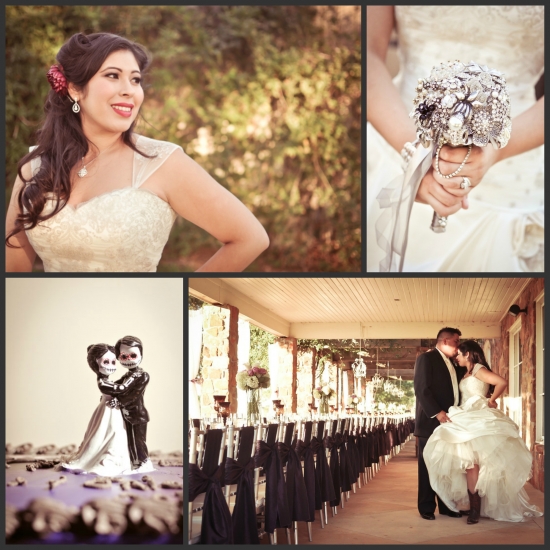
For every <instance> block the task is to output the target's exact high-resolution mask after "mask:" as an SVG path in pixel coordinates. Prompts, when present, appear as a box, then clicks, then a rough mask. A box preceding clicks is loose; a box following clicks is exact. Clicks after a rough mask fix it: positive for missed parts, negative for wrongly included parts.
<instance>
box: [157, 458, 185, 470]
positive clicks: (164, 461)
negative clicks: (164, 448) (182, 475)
mask: <svg viewBox="0 0 550 550" xmlns="http://www.w3.org/2000/svg"><path fill="white" fill-rule="evenodd" d="M158 465H159V466H179V467H181V468H183V460H167V459H166V458H161V459H160V460H159V461H158Z"/></svg>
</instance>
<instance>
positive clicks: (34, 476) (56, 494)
mask: <svg viewBox="0 0 550 550" xmlns="http://www.w3.org/2000/svg"><path fill="white" fill-rule="evenodd" d="M21 458H22V457H21V456H17V455H13V456H9V455H8V456H7V457H6V462H7V463H8V464H9V468H6V470H5V482H6V486H5V491H6V505H7V506H12V507H14V508H16V509H17V510H18V512H23V511H24V510H26V509H27V507H28V506H29V504H30V503H31V502H32V501H33V500H34V499H37V498H43V497H48V498H52V499H55V500H56V501H58V502H61V503H63V504H65V505H66V506H74V507H76V508H77V509H80V508H81V507H82V506H83V505H84V504H86V503H87V502H89V501H91V500H94V499H116V500H120V497H119V495H120V496H122V494H124V495H132V496H135V497H139V498H141V499H143V498H146V499H152V498H154V497H155V498H159V496H162V497H165V498H166V499H168V500H170V501H174V502H177V501H178V498H179V499H180V500H181V497H179V496H178V495H180V494H181V493H182V489H167V488H162V487H161V484H162V483H164V482H171V483H174V482H176V483H177V484H179V485H182V484H183V467H182V466H159V465H158V459H156V458H152V461H153V464H154V467H155V468H156V470H155V471H153V472H148V473H147V474H146V475H147V476H148V477H149V478H151V479H152V480H153V481H154V483H155V484H156V486H157V487H156V489H154V490H153V489H150V488H149V487H147V488H146V490H140V489H135V488H130V489H129V490H126V491H123V489H122V488H121V486H120V484H119V483H112V486H111V487H109V488H106V489H95V488H89V487H84V486H83V484H84V483H85V482H86V481H89V480H94V479H97V477H98V476H96V475H94V474H74V473H73V472H69V471H66V470H56V469H54V468H44V469H36V470H35V471H28V470H27V468H26V465H27V464H30V463H32V462H33V460H28V461H26V462H23V461H21V462H19V461H20V460H21ZM29 458H30V457H29ZM34 458H36V459H42V460H44V459H46V460H48V459H53V458H57V459H59V457H47V456H44V455H40V456H35V457H34ZM165 458H166V459H168V460H172V461H174V462H176V463H177V462H179V460H177V459H176V460H174V458H173V457H172V456H168V457H165ZM13 460H17V462H13ZM143 475H144V474H141V473H139V474H132V475H121V476H118V477H119V478H122V479H123V480H128V481H130V480H136V481H142V478H143ZM61 476H64V477H66V482H65V483H62V484H61V485H58V486H56V487H55V488H54V489H50V488H49V481H52V480H56V479H59V478H60V477H61ZM18 477H22V478H24V479H25V480H26V484H25V485H16V486H7V484H8V483H10V482H12V481H15V479H16V478H18ZM7 542H8V543H11V544H30V543H39V544H71V543H91V544H182V543H183V533H182V532H180V533H178V534H170V533H168V534H158V533H156V534H153V533H149V534H147V535H145V536H143V535H139V534H136V533H134V532H130V531H128V532H126V533H124V534H122V535H97V534H95V533H93V532H90V531H89V530H88V531H87V532H86V530H84V531H83V532H81V533H79V532H74V531H73V532H61V533H51V534H49V535H48V536H46V537H42V538H40V537H39V536H38V535H36V534H33V533H29V532H25V533H20V532H16V533H15V534H14V535H13V536H12V537H11V538H9V539H8V540H7Z"/></svg>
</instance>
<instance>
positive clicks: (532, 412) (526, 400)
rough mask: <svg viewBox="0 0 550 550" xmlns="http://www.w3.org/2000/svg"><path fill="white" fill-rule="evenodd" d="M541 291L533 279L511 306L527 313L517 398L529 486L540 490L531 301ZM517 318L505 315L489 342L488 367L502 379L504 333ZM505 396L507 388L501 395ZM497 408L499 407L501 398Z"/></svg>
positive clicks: (540, 282)
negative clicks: (529, 456)
mask: <svg viewBox="0 0 550 550" xmlns="http://www.w3.org/2000/svg"><path fill="white" fill-rule="evenodd" d="M543 290H544V279H533V280H532V281H531V282H530V283H529V285H528V286H527V288H526V289H525V290H524V291H523V292H522V294H521V295H520V296H519V297H518V298H517V300H516V301H515V303H516V304H517V305H519V307H520V308H521V309H525V308H527V314H525V313H520V315H521V329H520V333H519V339H520V346H521V350H522V366H521V396H522V434H523V439H524V441H525V443H526V444H527V446H528V448H529V449H530V450H531V451H532V452H533V458H534V474H533V477H532V478H531V483H532V484H533V485H534V486H535V487H536V488H537V489H539V490H541V491H543V490H544V445H537V444H535V437H536V357H537V354H536V352H537V347H536V344H537V343H536V305H535V299H536V298H537V297H538V295H539V294H540V293H541V292H542V291H543ZM516 319H517V317H512V316H511V315H506V316H505V317H504V318H503V319H502V322H501V327H500V328H501V337H500V338H496V339H495V338H493V339H490V340H489V343H490V345H491V368H492V369H493V370H494V371H495V372H496V373H497V374H499V375H500V376H502V377H503V378H506V379H507V380H508V379H509V376H508V373H509V359H510V355H509V354H510V345H509V343H510V337H509V333H508V331H509V330H510V327H511V326H512V325H513V323H514V322H515V321H516ZM507 395H508V389H506V391H505V392H504V396H507ZM500 401H501V409H502V408H503V401H504V400H503V399H501V400H500Z"/></svg>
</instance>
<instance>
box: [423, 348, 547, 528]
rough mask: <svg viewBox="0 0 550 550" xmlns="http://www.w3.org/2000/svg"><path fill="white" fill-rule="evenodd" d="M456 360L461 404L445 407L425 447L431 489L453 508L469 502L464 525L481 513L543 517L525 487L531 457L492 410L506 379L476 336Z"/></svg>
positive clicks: (506, 419) (515, 518)
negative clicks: (442, 419) (461, 374)
mask: <svg viewBox="0 0 550 550" xmlns="http://www.w3.org/2000/svg"><path fill="white" fill-rule="evenodd" d="M457 361H458V363H459V364H460V366H461V367H466V368H467V369H468V372H467V373H466V374H465V375H464V377H463V378H462V380H461V381H460V384H459V389H460V396H461V398H460V405H459V406H458V407H450V408H449V413H448V416H449V417H450V421H449V422H445V423H444V424H441V425H440V426H439V427H437V428H436V429H435V430H434V432H433V434H432V436H431V437H430V438H429V439H428V442H427V443H426V447H425V448H424V460H425V462H426V466H427V468H428V473H429V475H430V485H431V487H432V489H433V490H434V491H435V492H436V493H437V495H438V497H439V498H441V499H442V500H443V502H444V503H445V504H446V505H447V506H448V507H449V508H450V509H451V510H452V511H453V512H458V511H459V510H465V509H467V508H468V502H469V506H470V513H469V517H468V523H477V522H478V521H479V516H480V515H481V516H485V517H490V518H493V519H496V520H500V521H523V519H524V517H525V516H541V515H542V513H541V512H540V511H539V510H538V509H537V508H536V507H535V506H530V505H529V503H528V497H527V493H526V492H525V490H524V489H523V486H524V484H525V483H526V481H527V480H528V479H529V478H530V477H531V473H532V461H533V457H532V455H531V453H530V452H529V449H528V448H527V446H526V445H525V443H524V441H523V439H522V438H521V436H520V434H519V432H518V427H517V426H516V424H514V422H513V421H512V420H511V419H510V418H509V417H508V416H506V415H505V414H504V413H502V412H501V411H500V410H499V409H497V408H496V407H497V404H496V401H495V400H496V399H497V398H498V397H499V396H501V395H502V393H503V392H504V390H505V389H506V387H507V385H508V383H507V382H506V380H505V379H504V378H502V377H500V376H499V375H498V374H495V373H494V372H491V369H490V368H489V365H488V364H487V361H486V360H485V355H484V354H483V350H482V349H481V347H480V346H479V344H478V343H477V342H475V341H474V340H467V341H465V342H463V343H462V344H460V345H459V346H458V355H457ZM491 390H492V393H491V397H490V398H487V397H486V395H487V393H488V392H491Z"/></svg>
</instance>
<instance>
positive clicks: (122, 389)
mask: <svg viewBox="0 0 550 550" xmlns="http://www.w3.org/2000/svg"><path fill="white" fill-rule="evenodd" d="M115 354H116V357H117V359H118V361H119V363H120V364H121V365H122V366H123V367H124V368H127V369H128V372H127V373H126V374H125V375H124V376H123V377H122V378H120V379H119V380H117V381H116V382H111V381H109V380H106V379H105V378H101V379H98V386H99V389H100V391H101V392H102V393H104V394H107V395H110V396H112V397H114V398H116V399H117V400H118V401H119V402H120V407H121V410H122V415H123V418H124V424H125V426H126V435H127V438H128V451H129V453H130V460H131V463H132V470H131V471H129V472H125V473H131V474H134V473H135V474H137V473H144V472H152V471H153V470H154V467H153V465H152V463H151V460H150V459H149V453H148V451H147V444H146V438H147V423H148V422H149V414H148V412H147V409H146V408H145V405H144V403H143V394H144V393H145V389H146V387H147V384H148V383H149V375H148V374H147V373H146V372H145V371H144V370H143V369H141V368H140V364H141V360H142V357H143V345H142V343H141V340H140V339H139V338H136V337H135V336H125V337H124V338H121V339H120V340H119V341H118V342H117V343H116V344H115Z"/></svg>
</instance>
